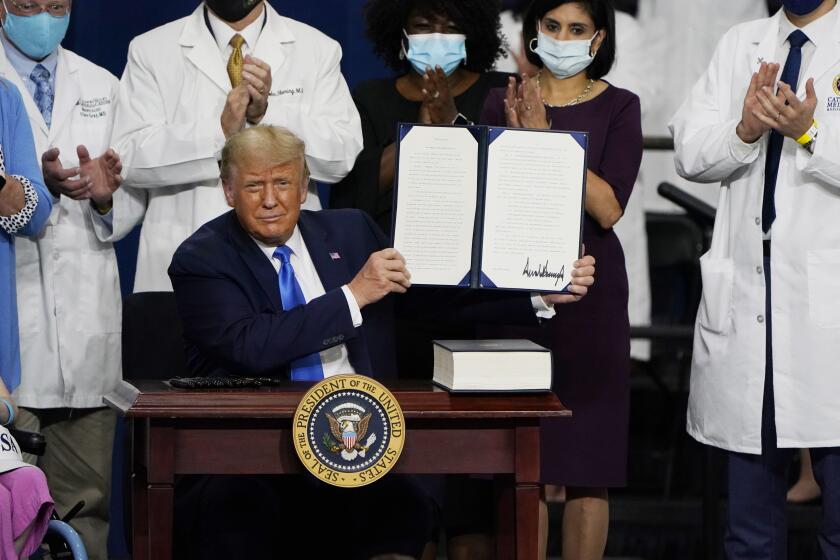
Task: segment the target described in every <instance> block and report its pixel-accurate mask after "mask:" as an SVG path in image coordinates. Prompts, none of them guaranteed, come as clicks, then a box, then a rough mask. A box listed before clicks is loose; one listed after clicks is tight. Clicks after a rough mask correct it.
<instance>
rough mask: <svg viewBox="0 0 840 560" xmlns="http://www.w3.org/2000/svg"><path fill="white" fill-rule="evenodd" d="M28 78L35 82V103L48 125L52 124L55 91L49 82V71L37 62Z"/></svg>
mask: <svg viewBox="0 0 840 560" xmlns="http://www.w3.org/2000/svg"><path fill="white" fill-rule="evenodd" d="M29 79H30V80H32V81H33V82H34V83H35V88H36V89H35V105H37V106H38V110H39V111H41V115H43V117H44V122H46V123H47V127H49V126H50V125H51V124H52V122H51V121H52V110H53V100H54V99H55V92H53V88H52V84H51V83H50V71H49V70H47V69H46V68H44V67H43V66H41V65H40V64H38V65H37V66H35V69H34V70H32V73H31V74H29Z"/></svg>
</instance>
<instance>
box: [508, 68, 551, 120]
mask: <svg viewBox="0 0 840 560" xmlns="http://www.w3.org/2000/svg"><path fill="white" fill-rule="evenodd" d="M505 117H506V119H507V125H508V126H509V127H510V128H543V129H547V128H551V126H550V125H549V123H548V116H547V114H546V111H545V104H543V100H542V93H541V92H540V85H539V83H538V82H537V81H536V80H534V79H532V78H529V77H528V75H527V74H522V81H521V82H520V83H519V84H517V83H516V79H515V78H513V77H511V78H510V79H509V80H508V86H507V91H506V92H505Z"/></svg>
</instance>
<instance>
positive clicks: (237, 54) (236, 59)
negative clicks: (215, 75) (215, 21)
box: [227, 33, 245, 87]
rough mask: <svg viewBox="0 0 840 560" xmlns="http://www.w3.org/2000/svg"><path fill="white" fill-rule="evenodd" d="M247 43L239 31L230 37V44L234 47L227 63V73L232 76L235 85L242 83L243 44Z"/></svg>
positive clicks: (231, 79)
mask: <svg viewBox="0 0 840 560" xmlns="http://www.w3.org/2000/svg"><path fill="white" fill-rule="evenodd" d="M244 44H245V39H243V38H242V35H240V34H239V33H237V34H236V35H234V36H233V37H231V38H230V46H231V47H233V52H232V53H230V58H229V59H228V63H227V73H228V76H229V77H230V83H231V85H232V86H233V87H236V86H238V85H239V84H240V83H242V65H243V64H244V62H243V60H242V45H244Z"/></svg>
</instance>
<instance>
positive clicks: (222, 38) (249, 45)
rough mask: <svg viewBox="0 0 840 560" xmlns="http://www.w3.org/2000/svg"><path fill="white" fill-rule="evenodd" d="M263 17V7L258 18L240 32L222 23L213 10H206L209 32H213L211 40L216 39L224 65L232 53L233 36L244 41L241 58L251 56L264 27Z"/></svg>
mask: <svg viewBox="0 0 840 560" xmlns="http://www.w3.org/2000/svg"><path fill="white" fill-rule="evenodd" d="M265 17H266V12H265V7H263V11H262V13H261V14H260V17H258V18H257V19H255V20H254V21H252V22H251V23H250V24H249V25H248V27H246V28H245V29H243V30H242V31H236V30H235V29H233V28H232V27H231V26H230V25H229V24H228V23H227V22H226V21H223V20H222V19H221V18H219V16H217V15H216V14H214V13H213V10H210V9H208V10H207V20H208V21H209V22H210V30H211V31H212V32H213V38H214V39H216V44H217V45H219V52H220V53H221V54H222V59H223V60H224V62H225V64H227V61H228V60H229V59H230V55H231V53H232V52H233V47H232V46H231V45H230V40H231V39H233V36H234V35H237V34H238V35H242V38H243V39H245V43H243V45H242V56H243V57H245V56H246V55H249V54H251V52H252V50H253V46H254V45H256V44H257V39H259V38H260V32H262V29H263V27H264V26H265Z"/></svg>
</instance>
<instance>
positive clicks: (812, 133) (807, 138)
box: [796, 119, 819, 146]
mask: <svg viewBox="0 0 840 560" xmlns="http://www.w3.org/2000/svg"><path fill="white" fill-rule="evenodd" d="M818 128H819V125H817V121H816V119H815V120H814V121H813V122H812V123H811V128H809V129H808V131H807V132H806V133H805V134H803V135H802V136H800V137H799V138H797V139H796V143H797V144H799V145H800V146H804V145H805V144H807V143H808V142H811V141H812V140H813V139H814V138H816V136H817V129H818Z"/></svg>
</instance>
